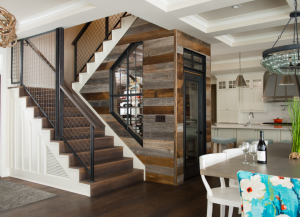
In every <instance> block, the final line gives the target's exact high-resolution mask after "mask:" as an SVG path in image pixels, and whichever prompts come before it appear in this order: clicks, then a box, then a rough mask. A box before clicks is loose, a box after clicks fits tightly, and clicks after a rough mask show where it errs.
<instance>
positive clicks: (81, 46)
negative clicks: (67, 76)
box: [72, 12, 128, 80]
mask: <svg viewBox="0 0 300 217" xmlns="http://www.w3.org/2000/svg"><path fill="white" fill-rule="evenodd" d="M126 15H128V14H127V13H126V12H125V13H120V14H115V15H112V16H109V17H105V18H102V19H98V20H94V21H92V22H89V23H86V24H85V25H84V27H83V28H82V30H81V31H80V32H79V34H78V35H77V37H76V38H75V40H74V41H73V42H72V45H74V54H75V55H74V59H75V60H74V78H75V80H76V78H77V76H78V75H79V73H80V72H82V71H83V70H84V68H85V67H86V63H88V62H89V61H91V60H92V59H93V57H94V54H95V52H97V51H98V50H99V49H100V48H101V46H102V44H103V42H104V41H105V40H108V39H109V37H110V36H111V32H112V30H113V29H115V28H116V27H117V26H118V25H120V23H121V18H122V17H124V16H126Z"/></svg>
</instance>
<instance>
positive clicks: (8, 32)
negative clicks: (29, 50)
mask: <svg viewBox="0 0 300 217" xmlns="http://www.w3.org/2000/svg"><path fill="white" fill-rule="evenodd" d="M16 23H17V20H16V18H15V16H14V15H12V14H11V13H9V12H8V11H7V10H6V9H5V8H3V7H0V47H3V48H6V47H13V46H15V45H16V44H17V35H16Z"/></svg>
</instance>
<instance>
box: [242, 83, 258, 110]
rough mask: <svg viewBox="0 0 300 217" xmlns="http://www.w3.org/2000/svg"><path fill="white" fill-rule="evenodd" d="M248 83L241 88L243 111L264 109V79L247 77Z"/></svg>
mask: <svg viewBox="0 0 300 217" xmlns="http://www.w3.org/2000/svg"><path fill="white" fill-rule="evenodd" d="M246 84H247V87H244V88H241V90H240V94H241V98H240V109H241V111H242V112H248V111H264V102H263V98H262V97H263V86H262V79H246Z"/></svg>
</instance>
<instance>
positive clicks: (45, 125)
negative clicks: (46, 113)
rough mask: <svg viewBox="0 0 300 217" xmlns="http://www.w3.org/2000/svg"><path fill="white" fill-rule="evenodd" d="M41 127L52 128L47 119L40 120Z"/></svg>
mask: <svg viewBox="0 0 300 217" xmlns="http://www.w3.org/2000/svg"><path fill="white" fill-rule="evenodd" d="M42 127H43V128H53V126H52V124H51V123H50V121H48V119H47V118H44V119H42Z"/></svg>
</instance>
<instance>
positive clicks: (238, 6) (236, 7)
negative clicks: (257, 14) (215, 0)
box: [232, 5, 242, 9]
mask: <svg viewBox="0 0 300 217" xmlns="http://www.w3.org/2000/svg"><path fill="white" fill-rule="evenodd" d="M240 7H242V5H233V6H232V8H234V9H238V8H240Z"/></svg>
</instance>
